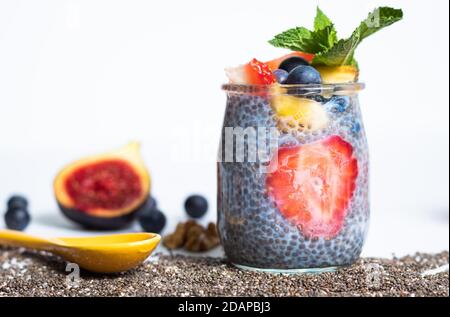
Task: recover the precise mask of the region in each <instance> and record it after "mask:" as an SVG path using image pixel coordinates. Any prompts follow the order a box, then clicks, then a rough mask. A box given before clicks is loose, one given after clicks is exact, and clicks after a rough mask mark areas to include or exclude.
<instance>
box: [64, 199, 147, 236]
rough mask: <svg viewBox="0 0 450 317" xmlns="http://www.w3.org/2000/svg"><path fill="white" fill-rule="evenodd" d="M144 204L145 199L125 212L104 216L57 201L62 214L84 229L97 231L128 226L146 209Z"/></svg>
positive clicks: (145, 202)
mask: <svg viewBox="0 0 450 317" xmlns="http://www.w3.org/2000/svg"><path fill="white" fill-rule="evenodd" d="M146 205H147V200H146V201H144V203H142V205H140V206H139V207H138V208H136V209H134V210H131V211H130V212H128V213H127V214H124V215H122V216H114V217H110V218H105V217H97V216H93V215H89V214H86V213H85V212H83V211H80V210H77V209H73V208H66V207H64V206H63V205H61V204H60V203H58V206H59V209H60V210H61V212H62V213H63V215H64V216H66V217H67V218H69V219H70V220H72V221H74V222H76V223H78V224H79V225H81V226H82V227H83V228H85V229H88V230H99V231H108V230H119V229H124V228H127V227H130V226H131V225H132V224H133V222H134V221H135V220H136V219H137V218H138V217H139V216H140V215H141V214H142V212H144V210H145V209H146Z"/></svg>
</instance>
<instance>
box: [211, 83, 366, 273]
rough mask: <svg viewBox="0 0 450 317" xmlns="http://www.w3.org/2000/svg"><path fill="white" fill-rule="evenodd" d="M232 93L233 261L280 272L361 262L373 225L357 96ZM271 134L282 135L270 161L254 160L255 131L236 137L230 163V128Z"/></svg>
mask: <svg viewBox="0 0 450 317" xmlns="http://www.w3.org/2000/svg"><path fill="white" fill-rule="evenodd" d="M225 90H226V89H225ZM227 93H228V97H227V106H226V112H225V118H224V123H223V132H222V141H221V152H220V157H219V160H218V230H219V234H220V238H221V242H222V245H223V247H224V249H225V253H226V255H227V257H228V259H229V260H230V261H231V262H232V263H234V264H237V265H241V266H246V267H251V268H260V269H279V270H289V269H312V268H329V267H336V266H343V265H348V264H351V263H353V262H354V261H355V260H356V259H357V258H358V257H359V255H360V253H361V250H362V247H363V244H364V240H365V237H366V232H367V228H368V222H369V180H368V178H369V175H368V170H369V167H368V164H369V162H368V147H367V142H366V136H365V132H364V127H363V123H362V118H361V113H360V108H359V103H358V97H357V95H356V94H353V95H350V94H349V95H329V96H322V95H320V94H315V95H312V96H307V97H299V96H294V95H288V94H261V93H252V92H250V93H248V92H236V91H228V92H227ZM261 127H264V128H267V129H270V128H271V129H273V130H276V131H277V132H278V134H277V138H276V141H275V142H274V143H271V144H272V145H271V146H268V151H269V152H270V153H269V155H268V158H269V159H268V160H263V159H262V158H261V157H260V156H257V158H256V160H251V159H250V158H251V157H252V153H249V151H250V149H254V146H255V139H254V138H252V137H251V136H252V135H251V134H250V135H249V134H246V135H245V137H243V138H242V140H241V141H242V142H241V143H239V142H237V140H236V138H237V137H236V136H235V139H233V141H234V142H233V143H232V147H231V151H232V158H233V160H230V159H229V157H230V156H228V159H226V155H225V152H226V151H227V150H228V151H230V147H229V143H227V141H226V139H227V134H226V128H233V129H236V128H237V131H239V129H240V131H242V129H244V131H247V132H248V131H251V130H252V129H258V128H261ZM247 128H250V129H247ZM227 145H228V147H227ZM242 147H243V149H242ZM239 151H243V153H244V154H245V155H244V160H242V159H240V160H239V159H237V157H236V155H237V153H238V152H239ZM257 152H258V151H257Z"/></svg>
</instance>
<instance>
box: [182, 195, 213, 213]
mask: <svg viewBox="0 0 450 317" xmlns="http://www.w3.org/2000/svg"><path fill="white" fill-rule="evenodd" d="M184 208H185V209H186V212H187V214H188V215H189V216H191V217H192V218H201V217H203V216H204V215H205V214H206V211H207V210H208V201H207V200H206V198H204V197H203V196H200V195H192V196H189V197H188V198H187V199H186V202H185V203H184Z"/></svg>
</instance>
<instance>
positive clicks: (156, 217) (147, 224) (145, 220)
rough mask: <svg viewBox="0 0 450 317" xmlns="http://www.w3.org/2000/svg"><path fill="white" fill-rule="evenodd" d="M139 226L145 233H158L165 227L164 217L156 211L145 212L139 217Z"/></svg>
mask: <svg viewBox="0 0 450 317" xmlns="http://www.w3.org/2000/svg"><path fill="white" fill-rule="evenodd" d="M139 224H140V225H141V227H142V229H144V231H146V232H152V233H160V232H161V231H162V230H163V229H164V227H165V226H166V216H164V214H163V213H162V212H161V211H160V210H158V209H153V210H146V211H145V212H144V213H142V215H141V216H140V217H139Z"/></svg>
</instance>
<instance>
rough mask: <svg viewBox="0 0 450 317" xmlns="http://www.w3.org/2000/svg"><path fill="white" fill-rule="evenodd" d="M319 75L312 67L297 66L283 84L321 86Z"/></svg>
mask: <svg viewBox="0 0 450 317" xmlns="http://www.w3.org/2000/svg"><path fill="white" fill-rule="evenodd" d="M321 83H322V78H321V77H320V73H319V72H318V71H317V70H316V69H315V68H314V67H312V66H304V65H301V66H297V67H295V68H294V69H293V70H292V71H291V72H290V73H289V76H288V78H287V79H286V82H285V84H289V85H293V84H321Z"/></svg>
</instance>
